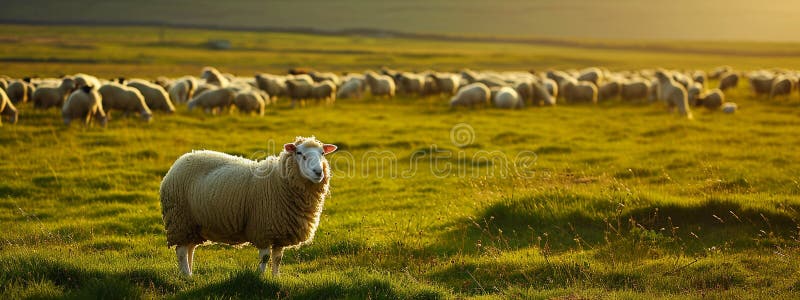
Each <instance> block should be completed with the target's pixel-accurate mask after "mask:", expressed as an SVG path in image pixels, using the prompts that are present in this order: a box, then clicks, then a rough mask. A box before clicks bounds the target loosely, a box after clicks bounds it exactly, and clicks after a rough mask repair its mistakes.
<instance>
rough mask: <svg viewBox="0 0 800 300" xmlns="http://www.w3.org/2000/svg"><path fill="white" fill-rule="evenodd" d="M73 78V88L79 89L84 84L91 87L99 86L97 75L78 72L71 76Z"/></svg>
mask: <svg viewBox="0 0 800 300" xmlns="http://www.w3.org/2000/svg"><path fill="white" fill-rule="evenodd" d="M72 78H75V88H77V89H79V88H82V87H84V86H91V87H98V86H100V80H98V79H97V77H94V76H92V75H88V74H83V73H78V74H75V75H73V76H72Z"/></svg>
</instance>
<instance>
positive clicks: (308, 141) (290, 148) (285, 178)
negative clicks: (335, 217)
mask: <svg viewBox="0 0 800 300" xmlns="http://www.w3.org/2000/svg"><path fill="white" fill-rule="evenodd" d="M335 150H336V146H335V145H330V144H323V143H322V142H320V141H318V140H317V139H316V138H314V137H309V138H303V137H298V138H297V139H296V140H295V141H294V143H289V144H286V145H284V151H282V152H281V153H280V154H278V155H277V156H271V157H268V158H267V159H265V160H261V161H253V160H249V159H246V158H242V157H236V156H231V155H228V154H225V153H220V152H215V151H205V150H204V151H193V152H191V153H187V154H184V155H183V156H181V157H180V158H178V160H177V161H175V163H174V164H173V165H172V167H171V168H170V169H169V171H168V172H167V174H166V176H164V179H163V181H162V182H161V188H160V195H161V209H162V216H163V221H164V226H165V228H166V234H167V246H168V247H171V246H178V248H177V249H176V252H177V254H178V258H179V262H180V263H181V268H182V269H181V270H182V271H183V272H184V274H186V275H189V276H191V268H190V267H188V266H190V265H191V256H192V255H191V253H192V251H193V249H194V247H195V246H196V245H199V244H202V243H204V242H206V241H212V242H220V243H226V244H232V245H238V244H242V243H247V242H249V243H250V244H252V245H253V246H255V247H257V248H258V249H260V250H262V251H260V253H259V254H260V255H262V264H261V268H262V271H263V270H264V263H263V262H264V257H263V256H266V255H269V254H268V253H269V252H268V251H269V249H270V248H271V250H272V256H273V257H272V259H273V260H272V272H273V274H277V272H278V265H279V264H280V259H281V255H282V251H283V249H284V248H285V247H298V246H300V245H303V244H307V243H309V242H311V241H312V240H313V238H314V233H315V232H316V229H317V226H318V225H319V219H320V215H321V213H322V209H323V205H324V203H325V197H326V196H327V194H328V188H329V183H330V178H331V176H330V174H331V172H330V167H329V164H328V161H327V160H326V159H325V157H324V155H325V154H328V153H331V152H333V151H335ZM301 151H302V153H301ZM307 156H308V157H307ZM306 159H308V160H306ZM309 168H313V172H314V173H315V174H317V175H316V177H315V178H314V179H311V178H309V175H307V174H308V173H306V172H307V171H306V170H308V169H309ZM317 172H318V173H317ZM186 248H188V249H186ZM183 249H186V250H188V254H187V253H186V250H183ZM265 252H266V254H265ZM186 256H188V257H186ZM187 259H188V262H187Z"/></svg>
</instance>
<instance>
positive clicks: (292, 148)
mask: <svg viewBox="0 0 800 300" xmlns="http://www.w3.org/2000/svg"><path fill="white" fill-rule="evenodd" d="M283 150H286V152H294V151H295V150H297V146H296V145H295V144H292V143H288V144H283Z"/></svg>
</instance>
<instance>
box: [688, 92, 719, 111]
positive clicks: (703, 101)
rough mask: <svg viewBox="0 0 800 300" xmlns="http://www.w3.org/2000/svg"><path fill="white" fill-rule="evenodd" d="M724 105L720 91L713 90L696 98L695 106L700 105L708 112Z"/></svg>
mask: <svg viewBox="0 0 800 300" xmlns="http://www.w3.org/2000/svg"><path fill="white" fill-rule="evenodd" d="M723 103H725V94H724V93H723V92H722V90H720V89H713V90H710V91H707V92H705V93H703V94H702V95H701V96H700V97H698V98H697V102H696V103H695V105H698V106H699V105H702V106H705V108H708V109H709V110H716V109H718V108H719V107H720V106H722V105H723Z"/></svg>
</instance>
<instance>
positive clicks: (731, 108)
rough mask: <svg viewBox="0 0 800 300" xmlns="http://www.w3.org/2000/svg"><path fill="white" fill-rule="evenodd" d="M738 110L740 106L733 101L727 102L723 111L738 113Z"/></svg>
mask: <svg viewBox="0 0 800 300" xmlns="http://www.w3.org/2000/svg"><path fill="white" fill-rule="evenodd" d="M737 110H739V106H737V105H736V103H733V102H725V104H724V105H723V106H722V112H724V113H726V114H733V113H736V111H737Z"/></svg>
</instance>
